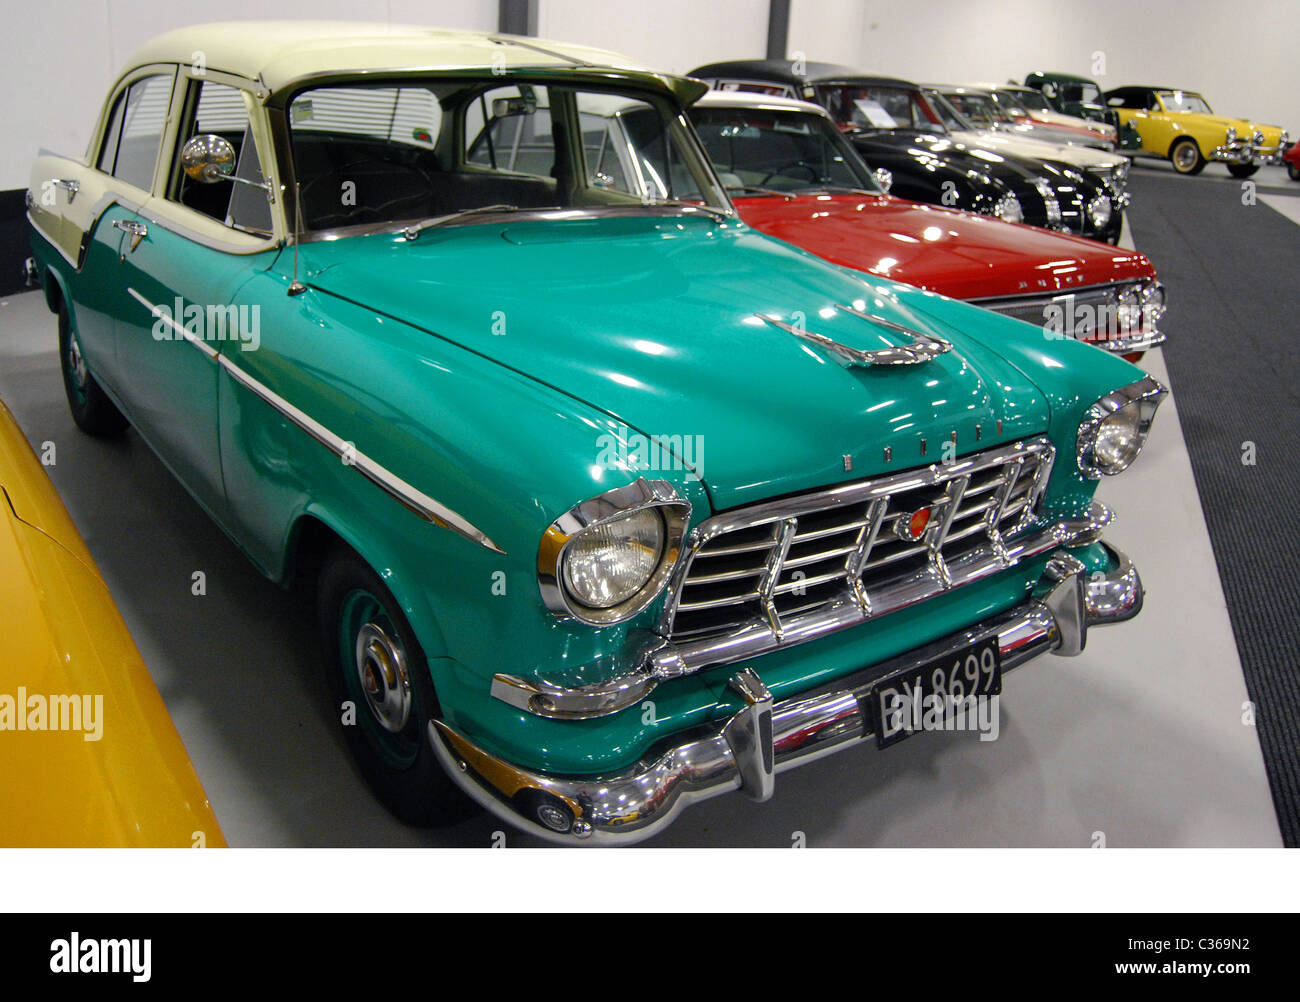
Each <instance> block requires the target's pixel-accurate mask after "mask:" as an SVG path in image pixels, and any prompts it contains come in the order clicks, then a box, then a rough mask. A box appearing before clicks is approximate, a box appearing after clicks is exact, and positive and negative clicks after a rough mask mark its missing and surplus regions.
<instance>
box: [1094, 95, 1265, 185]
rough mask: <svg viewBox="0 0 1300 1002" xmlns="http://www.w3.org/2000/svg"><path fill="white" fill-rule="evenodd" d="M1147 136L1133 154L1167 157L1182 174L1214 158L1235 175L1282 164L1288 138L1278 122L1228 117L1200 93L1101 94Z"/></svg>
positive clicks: (1124, 122) (1122, 118) (1125, 122)
mask: <svg viewBox="0 0 1300 1002" xmlns="http://www.w3.org/2000/svg"><path fill="white" fill-rule="evenodd" d="M1102 99H1103V100H1104V101H1105V102H1106V106H1107V107H1108V108H1110V109H1111V110H1112V111H1114V112H1115V113H1116V114H1117V115H1118V116H1119V121H1120V126H1121V127H1123V126H1125V125H1129V124H1132V125H1133V127H1134V128H1135V129H1137V131H1138V135H1140V136H1141V137H1142V145H1141V147H1140V148H1139V149H1135V150H1132V151H1130V152H1131V153H1132V154H1133V155H1134V156H1153V157H1161V158H1163V159H1166V160H1168V161H1169V162H1170V163H1171V164H1173V165H1174V170H1176V171H1178V173H1179V174H1199V173H1200V172H1201V171H1202V170H1204V168H1205V165H1206V164H1207V163H1209V162H1210V161H1211V160H1217V161H1219V162H1221V163H1224V164H1227V166H1228V172H1229V173H1230V174H1231V175H1232V176H1233V177H1241V178H1246V177H1250V176H1251V175H1252V174H1254V173H1255V171H1257V170H1259V168H1260V167H1261V166H1263V165H1265V164H1280V163H1282V154H1283V153H1285V152H1286V147H1287V142H1288V140H1289V137H1288V136H1287V133H1286V130H1285V129H1283V128H1281V127H1280V126H1277V125H1258V124H1256V123H1254V122H1248V121H1246V120H1245V119H1240V118H1225V117H1224V116H1222V115H1216V114H1214V112H1213V111H1212V110H1211V109H1210V105H1209V102H1208V101H1206V100H1205V98H1203V97H1201V95H1200V94H1198V93H1196V92H1195V91H1190V90H1178V89H1176V88H1173V87H1116V88H1115V89H1114V90H1108V91H1106V93H1105V94H1103V95H1102Z"/></svg>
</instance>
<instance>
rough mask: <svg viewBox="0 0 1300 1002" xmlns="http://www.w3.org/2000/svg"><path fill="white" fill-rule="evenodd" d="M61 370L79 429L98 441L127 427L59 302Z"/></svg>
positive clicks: (69, 403) (65, 307)
mask: <svg viewBox="0 0 1300 1002" xmlns="http://www.w3.org/2000/svg"><path fill="white" fill-rule="evenodd" d="M59 369H60V371H61V372H62V373H63V392H64V393H65V394H67V397H68V410H70V411H72V420H73V421H75V422H76V423H77V427H78V428H80V429H81V430H82V431H84V432H85V433H86V434H87V435H93V436H95V437H96V438H112V437H113V436H115V435H120V434H121V433H122V430H123V429H124V428H125V427H126V424H127V421H126V418H124V417H123V416H122V412H121V411H119V410H118V409H117V406H116V405H115V404H114V403H113V401H111V400H109V399H108V395H107V394H106V393H105V392H104V390H103V388H102V387H101V386H100V385H99V383H97V382H95V377H94V376H92V375H91V374H90V372H89V370H87V368H86V363H85V360H84V359H83V358H82V356H81V345H80V343H79V341H78V339H77V337H76V333H75V332H74V331H73V329H72V317H71V315H70V314H69V313H68V304H67V303H66V302H61V303H59Z"/></svg>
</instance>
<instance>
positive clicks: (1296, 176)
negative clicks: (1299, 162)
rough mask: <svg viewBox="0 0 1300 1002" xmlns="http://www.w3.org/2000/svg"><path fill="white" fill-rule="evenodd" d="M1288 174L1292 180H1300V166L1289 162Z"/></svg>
mask: <svg viewBox="0 0 1300 1002" xmlns="http://www.w3.org/2000/svg"><path fill="white" fill-rule="evenodd" d="M1286 176H1287V177H1289V178H1290V179H1291V180H1292V181H1300V167H1297V166H1296V165H1295V164H1287V165H1286Z"/></svg>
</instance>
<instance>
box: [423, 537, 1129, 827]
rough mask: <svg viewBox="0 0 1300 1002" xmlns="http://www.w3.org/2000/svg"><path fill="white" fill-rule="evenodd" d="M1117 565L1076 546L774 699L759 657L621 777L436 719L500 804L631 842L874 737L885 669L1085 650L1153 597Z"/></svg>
mask: <svg viewBox="0 0 1300 1002" xmlns="http://www.w3.org/2000/svg"><path fill="white" fill-rule="evenodd" d="M1101 545H1102V546H1103V547H1105V549H1106V551H1107V553H1108V555H1109V557H1110V569H1109V570H1108V571H1104V572H1094V573H1088V572H1087V570H1086V568H1085V567H1084V565H1083V564H1082V562H1080V561H1079V560H1078V559H1076V558H1075V557H1073V556H1071V555H1070V554H1069V553H1068V552H1066V551H1061V552H1058V553H1057V554H1056V555H1055V556H1053V557H1052V558H1051V560H1050V561H1049V562H1048V565H1047V570H1046V572H1045V574H1044V577H1043V580H1042V583H1041V584H1040V585H1039V587H1038V589H1037V590H1036V591H1035V593H1034V594H1033V595H1032V596H1031V597H1030V598H1029V599H1028V600H1027V601H1025V602H1024V603H1022V604H1021V605H1018V606H1016V607H1015V608H1013V609H1011V610H1009V611H1008V612H1005V613H1003V614H1002V615H1000V616H996V617H994V618H992V619H989V620H987V621H985V622H982V623H979V624H976V625H975V626H972V627H970V628H968V629H966V630H963V631H961V632H958V633H955V634H951V635H949V636H947V637H944V638H941V639H940V640H938V641H935V642H934V643H931V644H927V645H925V646H924V647H919V648H917V649H915V650H912V651H909V652H908V653H906V654H904V655H901V656H900V657H897V658H894V659H891V660H889V661H886V662H883V663H880V664H876V665H873V666H871V667H870V668H867V669H864V670H863V671H861V672H858V673H856V674H855V675H852V676H849V677H848V678H843V679H838V680H836V681H835V682H834V683H832V684H830V685H829V686H826V687H823V688H822V689H818V690H814V691H812V692H804V693H800V694H799V695H797V696H795V697H792V698H790V699H787V700H784V701H782V702H779V703H777V702H774V701H773V699H772V695H771V693H770V692H768V690H767V687H766V686H764V685H763V682H762V680H761V678H759V676H758V675H757V674H756V673H755V672H754V670H753V669H751V668H745V669H741V670H739V671H737V672H736V673H735V674H734V675H733V676H732V677H731V680H730V687H731V689H732V690H733V691H734V692H735V693H736V694H737V695H739V696H740V698H741V700H742V702H743V703H744V706H743V708H742V709H740V710H738V711H737V712H736V713H735V714H734V715H733V716H732V717H731V718H730V719H729V720H727V721H726V722H725V723H723V724H721V725H720V726H718V725H710V726H709V727H708V728H707V729H705V730H703V731H702V732H701V731H697V732H695V733H693V734H691V735H689V736H688V737H684V738H683V739H682V740H681V741H680V743H677V744H673V745H671V746H669V747H660V748H658V749H655V750H653V751H652V752H651V753H649V754H647V755H646V756H645V757H644V758H643V759H642V760H641V761H640V762H639V763H638V764H637V765H636V766H635V767H633V768H632V769H629V770H627V771H626V772H623V773H620V774H617V775H611V776H599V777H597V776H557V775H549V774H543V773H537V772H532V771H528V770H525V769H521V768H519V767H517V766H514V765H512V764H510V763H508V762H505V761H503V760H501V759H499V758H496V757H495V756H493V755H491V754H489V753H488V752H486V751H485V750H483V749H482V748H480V747H479V746H478V745H476V744H474V742H473V741H471V740H470V739H469V738H467V737H466V736H465V735H463V734H460V733H458V732H457V731H456V730H454V729H453V728H452V727H450V726H449V725H447V724H446V723H445V722H443V721H440V720H439V721H434V722H433V723H431V724H430V725H429V741H430V743H431V744H432V747H433V750H434V753H435V754H436V755H437V757H438V759H439V761H440V762H441V764H442V767H443V768H444V769H446V771H447V773H448V774H449V775H450V776H451V777H452V778H453V779H454V780H455V782H456V783H457V784H458V785H459V786H460V787H461V789H463V790H464V791H465V793H467V794H468V795H469V796H470V798H471V799H473V800H474V801H476V802H477V803H478V804H479V805H481V806H482V807H484V808H486V809H487V810H488V811H489V812H491V813H492V814H495V815H496V816H498V817H500V818H502V819H504V820H506V821H508V822H510V823H512V824H515V825H518V826H520V827H522V828H523V829H525V830H526V831H529V832H532V833H534V834H537V835H540V836H542V837H544V838H547V839H549V840H551V841H556V842H561V843H573V842H585V843H588V844H591V843H597V844H600V843H605V844H630V843H633V842H638V841H640V840H642V839H645V838H648V837H649V836H651V835H653V834H655V833H656V832H658V831H660V830H661V829H663V828H664V827H665V826H667V825H668V824H670V823H671V822H672V820H673V819H674V818H675V817H676V816H677V814H678V813H679V812H681V811H682V810H683V809H685V808H686V807H687V806H689V805H690V804H693V803H697V802H699V801H702V800H708V799H710V798H712V797H715V796H718V795H719V794H722V793H727V792H729V791H732V790H741V791H742V792H744V793H745V794H746V795H748V796H749V797H751V798H753V799H756V800H767V799H768V798H770V797H771V795H772V791H773V785H774V779H775V775H776V774H777V773H779V772H784V771H785V770H786V769H791V768H794V767H795V766H797V765H803V764H804V763H807V762H812V761H815V760H816V759H818V758H821V757H822V756H824V755H828V754H831V753H832V752H836V751H842V750H843V749H845V748H848V747H851V746H853V745H854V744H856V743H857V742H858V741H860V740H861V739H863V738H869V737H872V736H873V733H872V723H871V718H870V717H869V715H868V713H867V712H866V709H865V697H866V696H867V695H868V693H869V692H870V689H871V687H872V685H873V684H874V683H875V682H876V681H877V680H878V679H880V678H883V677H884V676H886V675H889V674H891V673H893V672H895V671H899V670H902V669H905V668H908V667H911V666H914V665H920V664H923V663H924V662H926V661H929V660H931V659H933V658H937V657H942V656H944V655H945V654H947V653H951V652H955V651H957V650H960V649H962V648H964V647H966V646H967V645H969V644H972V643H976V642H978V641H980V640H987V639H992V638H993V637H996V638H997V642H998V646H999V648H1000V650H1001V658H1002V668H1003V671H1004V672H1006V671H1010V670H1011V669H1013V668H1016V667H1019V666H1020V665H1022V664H1024V663H1026V662H1027V661H1030V660H1032V659H1033V658H1036V657H1038V656H1039V655H1041V654H1047V653H1056V654H1061V655H1074V654H1078V653H1079V652H1080V651H1082V650H1083V648H1084V645H1085V643H1086V642H1087V633H1088V628H1089V627H1090V626H1101V625H1106V624H1109V623H1118V622H1122V621H1124V620H1127V619H1131V618H1132V617H1133V616H1135V615H1137V613H1138V612H1139V611H1140V610H1141V608H1142V599H1143V590H1142V582H1141V579H1140V578H1139V577H1138V573H1137V569H1136V568H1135V567H1134V566H1133V563H1132V561H1130V560H1129V559H1128V557H1126V556H1125V555H1124V554H1122V553H1121V552H1119V551H1118V550H1116V549H1114V548H1112V547H1110V546H1109V545H1107V544H1105V543H1104V542H1103V543H1101Z"/></svg>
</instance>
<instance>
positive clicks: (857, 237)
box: [735, 194, 1156, 299]
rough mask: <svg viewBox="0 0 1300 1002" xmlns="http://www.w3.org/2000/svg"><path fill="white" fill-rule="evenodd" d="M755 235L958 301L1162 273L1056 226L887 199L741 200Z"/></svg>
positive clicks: (1134, 257)
mask: <svg viewBox="0 0 1300 1002" xmlns="http://www.w3.org/2000/svg"><path fill="white" fill-rule="evenodd" d="M735 202H736V208H737V209H738V210H739V212H740V218H741V219H743V220H744V221H745V222H746V223H748V224H749V225H750V226H752V227H754V228H755V229H756V230H760V231H761V232H763V233H766V234H768V236H773V237H777V238H778V239H781V240H784V241H786V242H787V243H791V244H794V245H795V246H796V247H802V248H803V249H804V250H807V251H810V252H812V253H813V254H816V255H817V256H818V257H823V258H826V259H827V260H829V261H833V262H834V263H835V264H838V265H843V266H844V267H847V268H854V269H856V270H858V271H866V272H870V273H871V274H873V275H879V276H881V277H882V278H890V279H894V280H895V281H899V282H906V283H907V284H908V285H917V286H920V287H921V288H923V289H930V290H932V291H934V292H938V293H940V294H942V295H945V296H952V297H953V298H954V299H983V298H986V297H991V296H1015V295H1024V294H1027V293H1032V292H1041V291H1056V290H1064V289H1076V288H1081V287H1083V286H1089V285H1101V284H1104V283H1106V282H1118V281H1122V280H1124V279H1132V278H1145V277H1154V276H1155V273H1156V272H1155V269H1154V268H1153V267H1152V266H1151V262H1150V261H1148V260H1147V258H1146V256H1145V255H1142V254H1139V253H1137V252H1136V251H1129V250H1124V249H1122V248H1120V247H1111V246H1109V245H1107V244H1101V243H1098V242H1097V241H1095V240H1085V239H1083V238H1082V237H1073V236H1069V235H1067V234H1063V233H1054V232H1052V231H1051V230H1044V229H1039V228H1037V227H1034V226H1024V225H1021V224H1018V223H1004V222H1003V221H1002V220H1000V219H990V218H988V217H986V216H977V215H974V214H973V213H968V212H960V211H958V210H956V209H944V208H940V207H939V206H934V205H922V204H920V203H918V202H908V201H905V200H904V199H900V198H892V197H889V196H882V195H815V194H809V195H797V196H795V197H793V198H780V197H777V196H775V195H770V196H761V197H753V198H739V199H736V200H735Z"/></svg>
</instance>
